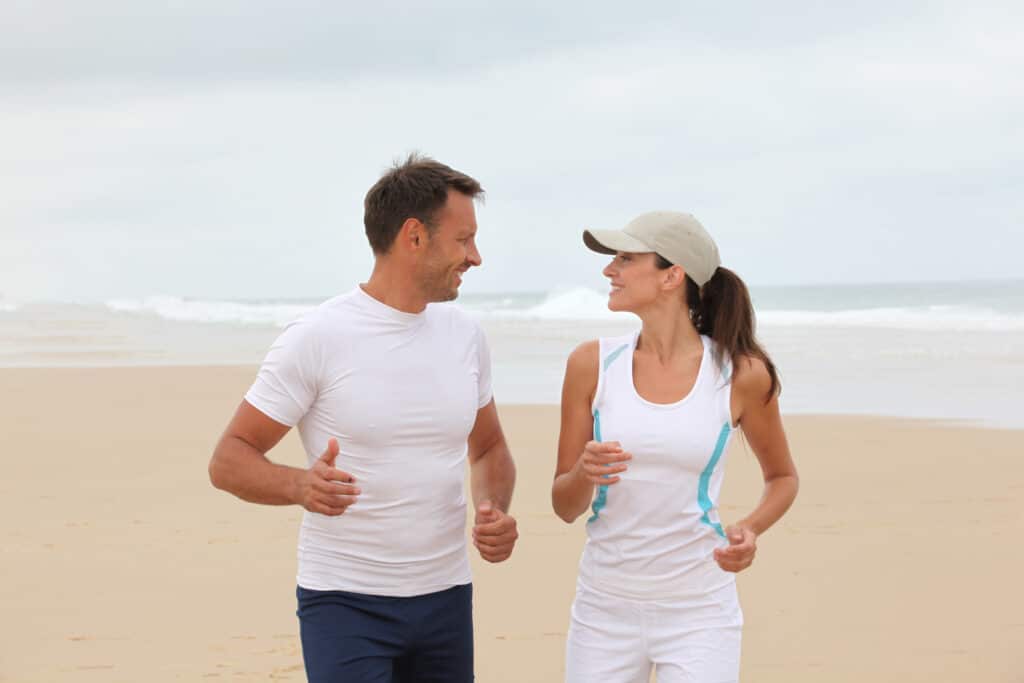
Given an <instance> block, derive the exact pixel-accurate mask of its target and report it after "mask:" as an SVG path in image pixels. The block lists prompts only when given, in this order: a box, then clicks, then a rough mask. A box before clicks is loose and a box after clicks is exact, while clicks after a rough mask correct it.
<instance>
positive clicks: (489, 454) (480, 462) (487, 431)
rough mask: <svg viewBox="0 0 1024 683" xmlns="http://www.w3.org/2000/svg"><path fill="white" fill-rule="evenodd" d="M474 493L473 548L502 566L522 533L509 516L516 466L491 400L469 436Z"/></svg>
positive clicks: (486, 558)
mask: <svg viewBox="0 0 1024 683" xmlns="http://www.w3.org/2000/svg"><path fill="white" fill-rule="evenodd" d="M468 457H469V469H470V474H469V476H470V489H471V491H472V495H473V505H474V507H475V509H476V522H475V524H474V526H473V544H474V545H475V546H476V547H477V549H479V551H480V556H481V557H483V558H484V559H485V560H487V561H489V562H501V561H502V560H505V559H507V558H508V557H509V555H511V554H512V549H513V547H514V546H515V542H516V539H517V538H519V532H518V531H517V530H516V520H515V518H514V517H512V516H511V515H509V514H508V510H509V506H510V505H511V504H512V490H513V489H514V488H515V484H516V466H515V463H514V462H513V461H512V454H511V453H510V452H509V449H508V444H507V443H506V442H505V435H504V433H503V432H502V431H501V423H500V422H499V420H498V409H497V408H496V407H495V405H494V401H493V400H491V402H490V403H488V404H487V405H486V406H484V407H483V408H481V409H480V410H478V411H477V414H476V423H475V424H474V425H473V431H471V432H470V434H469V456H468Z"/></svg>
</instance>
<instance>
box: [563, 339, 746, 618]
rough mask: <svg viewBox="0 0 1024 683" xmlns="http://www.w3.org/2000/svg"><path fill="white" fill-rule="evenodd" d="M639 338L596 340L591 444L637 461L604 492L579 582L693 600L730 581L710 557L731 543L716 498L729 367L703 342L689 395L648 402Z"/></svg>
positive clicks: (728, 428)
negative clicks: (636, 370) (636, 371)
mask: <svg viewBox="0 0 1024 683" xmlns="http://www.w3.org/2000/svg"><path fill="white" fill-rule="evenodd" d="M638 337H639V333H638V332H637V333H633V334H631V335H626V336H622V337H613V338H608V339H601V340H600V349H601V351H600V361H599V363H600V364H599V366H598V382H597V391H596V394H595V397H594V405H593V414H594V439H595V440H596V441H618V442H620V443H621V444H622V448H623V450H625V451H626V452H628V453H631V454H632V455H633V459H632V460H631V461H630V462H629V468H628V469H627V470H626V471H625V472H623V473H622V474H621V475H620V476H621V479H620V481H618V482H617V483H615V484H613V485H611V486H600V487H598V490H597V494H596V495H595V497H594V502H593V504H592V506H591V507H592V509H593V514H592V515H591V516H590V518H589V519H588V521H587V543H586V545H585V546H584V549H583V557H582V559H581V560H580V581H581V582H582V583H583V584H584V585H586V586H589V587H591V588H594V589H597V590H599V591H601V592H604V593H608V594H611V595H619V596H622V597H627V598H635V599H650V598H659V599H677V598H691V597H696V596H699V595H703V594H707V593H708V592H710V591H714V590H717V589H719V588H723V587H725V586H726V585H728V584H730V583H732V582H733V581H734V575H733V574H731V573H729V572H726V571H723V570H722V569H721V568H720V567H719V566H718V564H717V563H716V562H715V560H714V557H713V555H712V552H713V550H714V549H715V548H716V547H722V546H726V545H728V542H727V541H726V540H725V534H724V530H723V529H722V526H721V524H720V522H719V518H718V495H719V491H720V490H721V488H722V475H723V471H724V466H725V449H726V446H727V444H728V442H729V438H730V436H731V435H732V417H731V410H730V407H729V395H730V389H731V383H730V381H729V380H730V375H731V365H730V364H729V363H728V360H727V361H726V363H727V364H726V367H725V368H722V369H719V367H718V366H717V365H716V363H715V360H714V357H713V351H714V342H713V341H712V340H711V339H710V338H709V337H706V336H701V341H702V342H703V344H704V354H703V357H702V358H701V363H700V370H699V372H698V374H697V380H696V382H695V383H694V385H693V388H692V389H691V390H690V393H689V394H687V395H686V396H685V397H684V398H682V399H681V400H679V401H677V402H675V403H669V404H661V403H651V402H650V401H647V400H645V399H643V398H642V397H641V396H640V395H639V394H638V393H637V391H636V385H635V384H634V382H633V351H634V350H635V349H636V343H637V339H638Z"/></svg>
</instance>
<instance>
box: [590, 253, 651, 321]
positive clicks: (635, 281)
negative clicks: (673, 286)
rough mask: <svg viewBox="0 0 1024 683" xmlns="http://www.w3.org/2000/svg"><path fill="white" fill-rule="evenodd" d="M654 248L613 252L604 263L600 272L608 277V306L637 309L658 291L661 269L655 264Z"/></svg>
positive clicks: (628, 309)
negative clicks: (640, 252)
mask: <svg viewBox="0 0 1024 683" xmlns="http://www.w3.org/2000/svg"><path fill="white" fill-rule="evenodd" d="M655 260H656V256H655V255H654V252H647V253H645V254H630V253H626V252H623V251H620V252H618V253H617V254H615V258H614V259H612V262H611V263H609V264H608V265H607V266H605V268H604V270H603V271H601V272H602V273H604V276H605V277H606V278H608V279H609V280H610V281H611V286H612V288H611V292H609V293H608V308H609V309H610V310H612V311H637V310H639V309H641V308H644V307H645V306H647V305H649V304H650V303H652V302H653V301H654V300H655V299H656V298H657V297H658V294H659V293H660V292H661V291H662V287H661V280H662V277H661V274H662V271H661V270H659V269H658V267H657V266H656V265H655Z"/></svg>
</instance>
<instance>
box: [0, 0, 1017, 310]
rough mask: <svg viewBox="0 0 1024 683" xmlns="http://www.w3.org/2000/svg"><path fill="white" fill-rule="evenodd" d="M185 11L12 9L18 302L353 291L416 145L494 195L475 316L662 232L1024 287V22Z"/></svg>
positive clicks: (324, 6) (348, 9)
mask: <svg viewBox="0 0 1024 683" xmlns="http://www.w3.org/2000/svg"><path fill="white" fill-rule="evenodd" d="M170 5H171V3H159V6H158V3H145V2H142V3H140V2H128V1H127V0H118V1H111V0H95V1H93V2H89V3H81V2H70V1H69V2H56V1H54V2H47V1H45V0H42V1H38V0H37V1H33V2H29V1H23V0H7V1H6V2H4V3H2V4H0V294H3V295H5V296H6V297H7V298H9V299H37V298H58V299H75V300H102V299H105V298H111V297H135V296H147V295H152V294H171V295H180V296H191V297H201V298H264V297H304V296H326V295H330V294H332V293H334V292H337V291H341V290H343V289H346V288H348V287H350V286H352V284H354V283H355V282H358V281H360V280H363V279H364V278H365V275H366V274H367V273H368V270H369V267H370V264H371V259H370V255H369V248H368V247H367V246H366V243H365V238H364V236H363V234H362V197H363V194H364V193H365V192H366V190H367V189H368V187H369V186H370V185H371V184H372V183H373V182H374V180H375V179H376V178H377V177H378V175H379V174H380V172H381V171H382V170H383V169H384V168H385V167H386V166H387V165H388V164H389V163H390V162H391V161H392V160H393V159H395V158H397V157H400V156H402V155H404V154H406V153H408V152H409V151H412V150H420V151H422V152H424V153H427V154H430V155H432V156H434V157H436V158H438V159H439V160H441V161H444V162H445V163H448V164H450V165H452V166H454V167H455V168H458V169H460V170H463V171H466V172H468V173H470V174H471V175H474V176H475V177H477V178H478V179H479V180H480V181H481V182H482V183H483V185H484V187H485V188H486V190H487V200H486V203H485V204H484V205H483V206H481V207H480V209H479V214H478V216H479V220H480V225H481V233H480V244H481V248H482V251H483V256H484V267H483V268H482V269H479V270H477V271H474V272H473V273H471V274H470V276H469V278H468V279H467V283H466V285H465V286H464V287H465V290H466V291H475V292H485V291H486V292H493V291H509V290H546V289H550V288H553V287H558V286H565V285H577V284H581V285H592V286H599V285H600V283H601V281H602V280H601V277H600V275H599V271H600V268H601V266H602V265H603V261H602V260H601V258H600V257H596V256H593V255H591V254H590V253H589V252H586V251H584V249H583V248H582V246H581V244H580V238H579V235H580V232H581V230H582V228H583V227H589V226H593V227H618V226H620V225H621V224H623V223H625V222H626V221H627V220H629V219H630V218H631V217H632V216H634V215H635V214H637V213H641V212H643V211H647V210H651V209H656V208H673V209H681V210H689V211H692V212H693V213H694V214H696V215H697V216H698V217H699V218H700V219H701V220H702V221H703V222H704V224H705V226H707V227H708V229H709V230H710V231H711V232H712V234H713V235H714V236H715V237H716V239H717V240H718V242H719V244H720V247H721V251H722V255H723V260H724V261H725V263H726V264H727V265H730V266H732V267H734V269H736V270H737V271H738V272H739V273H740V274H741V275H742V276H744V277H745V279H747V280H748V281H749V282H751V283H753V284H794V283H834V282H866V281H870V282H878V281H883V282H884V281H907V280H960V279H979V278H988V277H996V278H1007V277H1021V276H1022V275H1024V267H1022V265H1021V254H1022V253H1024V79H1022V78H1021V74H1022V73H1024V41H1021V40H1020V36H1021V35H1022V32H1024V9H1022V5H1021V4H1020V3H1016V2H1007V3H1005V4H1002V5H1000V4H996V3H956V4H953V3H950V4H944V3H941V2H920V3H893V2H884V3H883V2H862V3H847V5H848V6H846V5H844V6H839V5H836V4H835V3H796V2H785V1H783V2H776V3H771V4H770V5H766V4H765V3H762V2H733V3H707V2H700V3H697V2H694V3H678V2H673V3H669V2H663V3H647V2H633V3H615V4H614V5H613V6H612V5H609V6H608V8H605V7H604V6H603V5H600V4H595V3H593V2H588V3H583V2H575V1H571V2H570V1H566V2H559V3H551V2H543V3H542V2H533V1H527V2H519V3H501V4H495V6H494V7H489V6H488V3H481V2H473V3H470V2H439V3H429V4H428V3H397V2H376V3H372V6H371V3H345V2H334V3H326V2H325V3H318V2H311V1H305V0H303V1H299V2H289V3H283V2H268V1H260V0H247V1H245V2H242V1H237V2H236V1H232V2H209V1H208V0H207V1H203V2H197V1H191V0H186V1H183V2H177V3H173V5H174V7H173V8H171V7H170Z"/></svg>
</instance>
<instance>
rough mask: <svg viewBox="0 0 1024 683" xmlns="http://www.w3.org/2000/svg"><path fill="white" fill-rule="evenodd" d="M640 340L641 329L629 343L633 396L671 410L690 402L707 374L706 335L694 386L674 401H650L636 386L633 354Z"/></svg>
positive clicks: (629, 376)
mask: <svg viewBox="0 0 1024 683" xmlns="http://www.w3.org/2000/svg"><path fill="white" fill-rule="evenodd" d="M639 341H640V331H639V330H638V331H636V332H634V333H633V340H632V341H631V342H630V344H629V363H628V369H627V370H626V374H627V378H628V380H629V390H630V391H631V392H632V393H633V397H634V398H636V400H638V401H640V402H641V403H643V404H644V405H645V406H650V407H651V408H656V409H660V410H671V409H673V408H679V407H681V406H682V405H684V404H685V403H687V402H689V400H690V399H691V398H693V396H694V394H696V393H697V389H698V388H699V387H700V385H701V382H702V381H703V380H704V375H705V374H707V371H708V370H707V368H708V365H709V363H708V340H707V339H705V338H704V335H703V334H702V335H700V343H701V355H700V368H699V369H698V370H697V378H696V379H695V380H694V381H693V386H692V387H690V390H689V391H688V392H687V393H686V395H685V396H683V397H682V398H681V399H679V400H678V401H673V402H672V403H655V402H654V401H648V400H647V399H646V398H644V397H643V396H641V395H640V392H639V391H637V388H636V378H635V377H634V376H633V354H634V353H635V352H636V345H637V342H639Z"/></svg>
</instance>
